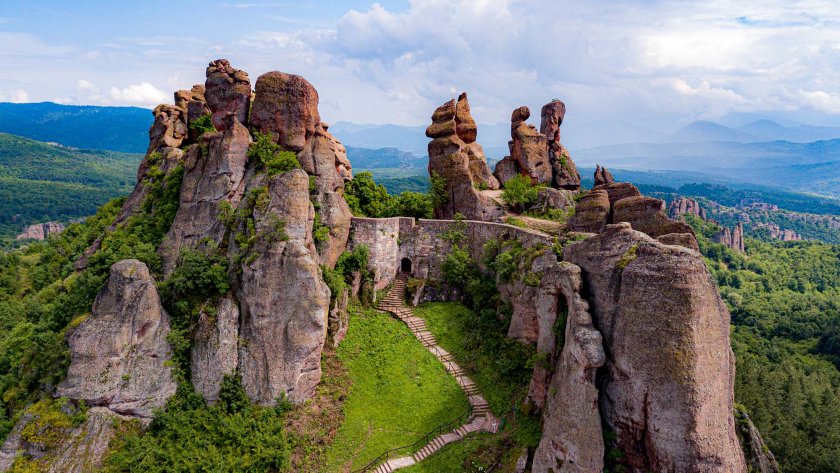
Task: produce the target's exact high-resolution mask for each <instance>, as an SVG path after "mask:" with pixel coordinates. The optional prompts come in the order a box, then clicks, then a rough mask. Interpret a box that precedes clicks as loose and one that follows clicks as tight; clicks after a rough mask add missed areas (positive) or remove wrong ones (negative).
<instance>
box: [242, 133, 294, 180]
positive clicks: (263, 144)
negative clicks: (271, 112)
mask: <svg viewBox="0 0 840 473" xmlns="http://www.w3.org/2000/svg"><path fill="white" fill-rule="evenodd" d="M255 136H256V140H255V141H254V142H253V143H252V144H251V146H250V147H249V148H248V160H250V161H251V162H253V163H255V165H256V166H257V168H258V169H259V170H261V171H264V172H266V173H268V175H269V176H276V175H278V174H283V173H286V172H289V171H291V170H292V169H299V168H300V162H299V161H298V159H297V156H296V155H295V153H293V152H291V151H283V150H282V148H280V145H278V144H277V143H275V142H274V140H272V139H271V137H270V136H269V135H266V134H264V133H256V135H255Z"/></svg>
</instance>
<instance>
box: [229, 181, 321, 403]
mask: <svg viewBox="0 0 840 473" xmlns="http://www.w3.org/2000/svg"><path fill="white" fill-rule="evenodd" d="M263 186H265V187H266V191H265V192H267V197H266V198H265V201H263V202H261V203H260V204H259V205H255V206H254V208H253V209H251V211H252V213H253V222H254V223H253V229H254V232H255V233H254V236H255V238H254V241H253V243H252V244H251V245H249V247H247V248H242V247H240V246H239V245H237V243H236V241H235V237H234V236H231V241H230V243H229V247H230V248H231V249H232V251H231V266H232V267H235V268H236V269H237V270H241V276H240V278H239V281H237V284H236V294H237V298H238V300H239V302H240V312H241V314H240V324H241V325H240V332H239V338H240V340H241V343H240V346H239V373H240V376H241V379H242V385H243V387H244V388H245V392H246V393H247V394H248V397H249V398H251V400H252V401H254V402H257V403H259V404H262V405H269V404H273V403H274V402H275V401H276V400H277V399H278V398H280V397H283V396H286V397H287V399H289V400H290V401H292V402H295V403H299V402H303V401H305V400H307V399H309V398H310V397H311V396H312V395H313V394H314V392H315V387H316V386H317V385H318V382H319V381H320V380H321V351H322V348H323V346H324V341H325V339H326V335H327V312H328V310H329V302H330V292H329V289H328V288H327V285H326V284H325V283H324V282H323V280H322V278H321V269H320V267H319V264H318V263H319V260H318V254H317V252H316V251H315V245H314V242H313V240H312V224H313V221H314V218H315V210H314V208H313V206H312V203H311V202H310V201H309V178H308V176H307V174H306V173H305V172H304V171H302V170H299V169H298V170H293V171H289V172H287V173H284V174H280V175H277V176H273V177H270V178H269V177H267V176H264V175H260V176H257V177H255V178H254V179H253V180H252V182H251V183H250V185H249V188H250V189H256V188H258V187H263ZM248 203H249V200H248V199H243V201H242V202H241V203H240V207H242V206H243V205H247V204H248ZM243 210H247V209H243ZM238 231H239V232H245V231H247V225H246V223H245V222H240V228H239V229H238Z"/></svg>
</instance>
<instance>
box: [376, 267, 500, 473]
mask: <svg viewBox="0 0 840 473" xmlns="http://www.w3.org/2000/svg"><path fill="white" fill-rule="evenodd" d="M407 281H408V274H405V273H400V274H399V275H398V276H397V277H396V279H395V280H394V284H393V285H392V286H391V290H390V291H388V294H387V295H386V296H385V297H384V298H383V299H382V301H380V303H379V305H378V308H379V310H382V311H385V312H390V313H391V314H393V315H394V316H396V317H397V318H398V319H400V320H402V321H403V322H404V323H405V324H406V325H407V326H408V328H409V330H411V333H413V334H414V336H415V337H417V339H418V340H420V343H422V344H423V346H424V347H426V349H427V350H429V351H430V352H431V353H432V354H433V355H434V356H435V358H437V359H438V361H440V362H441V363H442V364H443V366H444V367H445V368H446V372H447V373H449V374H450V375H452V376H453V377H454V378H455V380H456V381H457V382H458V385H459V386H460V387H461V389H462V390H463V391H464V393H465V394H466V395H467V398H468V399H469V402H470V407H471V412H470V416H469V417H468V419H467V422H466V423H464V424H463V425H460V426H458V427H456V428H454V429H453V430H452V431H450V432H446V433H444V434H442V435H439V436H437V437H434V438H433V439H431V440H430V441H429V442H428V443H427V444H426V445H424V446H423V447H421V448H420V450H418V451H417V452H415V453H414V454H413V455H408V456H403V457H399V458H388V459H387V461H385V462H384V463H381V464H379V465H378V466H376V467H375V468H373V469H372V470H371V469H363V470H360V471H373V472H375V473H390V472H391V471H394V470H397V469H400V468H405V467H407V466H411V465H413V464H415V463H417V462H420V461H422V460H424V459H426V458H427V457H429V456H430V455H432V454H434V453H435V452H437V451H438V450H440V449H441V448H443V447H444V446H445V445H448V444H450V443H452V442H457V441H459V440H461V439H463V438H464V437H466V436H467V435H469V434H471V433H473V432H490V433H496V432H498V430H499V426H500V424H501V422H500V420H499V419H498V418H496V417H495V416H494V415H493V413H492V412H490V405H489V404H488V403H487V401H486V400H485V399H484V397H482V395H481V393H480V392H479V390H478V387H477V386H476V385H475V383H474V382H473V381H472V380H471V379H470V378H468V377H467V375H466V372H465V370H464V369H463V368H462V367H460V366H458V364H457V363H455V360H454V357H453V356H452V355H451V354H450V353H449V352H447V351H446V350H445V349H443V347H441V346H439V345H438V344H437V340H435V336H434V335H432V333H431V332H429V330H428V329H427V328H426V321H425V320H423V319H421V318H420V317H416V316H415V315H414V311H413V310H412V309H411V307H408V306H406V305H405V304H404V303H403V299H404V294H405V285H406V282H407Z"/></svg>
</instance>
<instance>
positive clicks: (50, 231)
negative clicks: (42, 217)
mask: <svg viewBox="0 0 840 473" xmlns="http://www.w3.org/2000/svg"><path fill="white" fill-rule="evenodd" d="M63 231H64V225H62V224H61V223H59V222H45V223H36V224H34V225H29V226H28V227H26V228H25V229H24V230H23V232H21V233H20V234H18V236H17V237H16V239H17V240H46V239H47V238H49V237H51V236H56V235H58V234H59V233H61V232H63Z"/></svg>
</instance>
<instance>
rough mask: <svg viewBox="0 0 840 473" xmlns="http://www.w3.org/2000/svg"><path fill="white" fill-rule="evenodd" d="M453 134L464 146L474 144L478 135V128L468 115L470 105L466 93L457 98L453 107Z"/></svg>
mask: <svg viewBox="0 0 840 473" xmlns="http://www.w3.org/2000/svg"><path fill="white" fill-rule="evenodd" d="M455 134H456V135H458V138H461V141H463V142H464V143H466V144H470V143H475V139H476V136H477V135H478V126H476V124H475V120H473V117H472V115H471V114H470V104H469V102H467V93H466V92H462V93H461V95H459V96H458V102H457V104H456V105H455Z"/></svg>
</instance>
